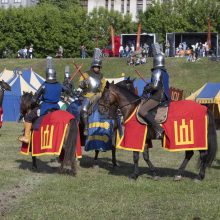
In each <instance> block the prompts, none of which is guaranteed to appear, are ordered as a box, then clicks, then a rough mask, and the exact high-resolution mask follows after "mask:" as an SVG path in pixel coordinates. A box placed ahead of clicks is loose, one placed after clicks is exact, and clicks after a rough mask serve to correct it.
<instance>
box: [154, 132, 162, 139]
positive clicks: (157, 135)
mask: <svg viewBox="0 0 220 220" xmlns="http://www.w3.org/2000/svg"><path fill="white" fill-rule="evenodd" d="M155 132H156V139H162V138H163V135H164V131H162V132H160V131H155Z"/></svg>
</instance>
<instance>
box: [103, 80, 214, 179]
mask: <svg viewBox="0 0 220 220" xmlns="http://www.w3.org/2000/svg"><path fill="white" fill-rule="evenodd" d="M139 103H140V97H139V96H137V95H135V94H133V93H131V92H130V91H129V90H127V89H125V88H121V87H119V86H117V85H114V84H109V83H107V84H106V87H105V90H104V92H103V94H102V97H101V99H100V101H99V111H100V113H102V112H107V111H109V109H110V107H111V106H112V105H116V106H118V107H119V108H120V109H121V113H122V115H123V118H124V121H126V119H128V118H129V116H130V115H131V114H132V113H133V111H134V110H135V108H136V107H137V105H138V104H139ZM207 118H208V132H207V133H208V150H200V151H199V152H200V170H199V174H198V176H197V178H196V179H197V180H202V179H204V177H205V170H206V167H207V166H211V164H212V162H213V160H214V158H215V156H216V152H217V135H216V130H215V124H214V118H213V115H212V113H211V112H209V111H208V112H207ZM152 139H155V132H154V131H153V130H152V128H151V127H148V132H147V138H146V145H145V149H144V152H143V157H144V160H145V161H146V163H147V164H148V166H149V168H150V171H151V172H152V173H153V176H154V177H156V169H155V167H154V166H153V164H152V162H151V161H150V159H149V152H148V148H149V146H151V140H152ZM193 154H194V152H193V150H190V151H185V159H184V161H183V162H182V164H181V166H180V167H179V169H178V172H177V175H176V176H175V178H174V180H180V179H181V178H182V174H183V172H184V170H185V168H186V165H187V164H188V162H189V160H190V159H191V157H192V156H193ZM133 160H134V173H133V174H132V175H131V178H133V179H137V178H138V175H139V168H138V160H139V152H133Z"/></svg>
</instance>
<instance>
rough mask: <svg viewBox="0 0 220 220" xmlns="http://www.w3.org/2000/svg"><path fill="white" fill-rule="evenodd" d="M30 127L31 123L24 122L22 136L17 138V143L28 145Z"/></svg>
mask: <svg viewBox="0 0 220 220" xmlns="http://www.w3.org/2000/svg"><path fill="white" fill-rule="evenodd" d="M31 127H32V123H29V122H24V136H20V137H19V138H18V140H19V141H21V142H24V143H26V144H28V143H29V142H30V139H31Z"/></svg>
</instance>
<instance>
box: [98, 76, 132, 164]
mask: <svg viewBox="0 0 220 220" xmlns="http://www.w3.org/2000/svg"><path fill="white" fill-rule="evenodd" d="M134 80H135V79H130V77H128V78H127V79H125V80H122V81H120V82H118V83H116V85H117V86H119V87H122V88H125V89H127V90H129V91H130V92H132V93H134V94H135V88H134V86H133V84H134ZM113 83H114V81H113ZM115 112H116V114H114V113H115ZM119 114H120V109H119V108H118V106H117V105H112V106H111V107H110V111H109V118H112V119H114V120H115V123H114V125H115V126H114V130H115V133H114V136H113V137H112V139H113V141H112V142H113V146H112V165H113V168H115V167H118V166H119V165H118V163H117V160H116V148H115V144H116V130H117V127H118V122H117V118H118V117H120V115H119ZM98 156H99V150H95V157H94V161H95V165H98Z"/></svg>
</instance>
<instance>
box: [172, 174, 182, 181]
mask: <svg viewBox="0 0 220 220" xmlns="http://www.w3.org/2000/svg"><path fill="white" fill-rule="evenodd" d="M181 179H182V176H181V175H176V176H175V177H174V179H173V180H174V181H180V180H181Z"/></svg>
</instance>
